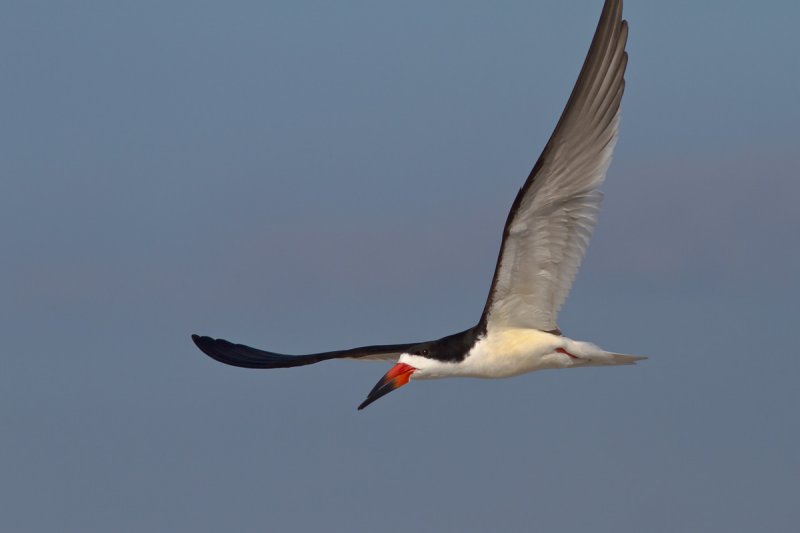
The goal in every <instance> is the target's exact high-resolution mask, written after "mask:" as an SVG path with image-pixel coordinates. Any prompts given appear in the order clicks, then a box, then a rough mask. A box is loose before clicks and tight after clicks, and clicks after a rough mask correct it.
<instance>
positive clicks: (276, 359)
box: [192, 335, 418, 368]
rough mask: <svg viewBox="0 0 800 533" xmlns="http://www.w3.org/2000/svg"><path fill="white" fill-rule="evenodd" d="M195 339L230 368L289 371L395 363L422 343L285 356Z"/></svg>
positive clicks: (209, 339)
mask: <svg viewBox="0 0 800 533" xmlns="http://www.w3.org/2000/svg"><path fill="white" fill-rule="evenodd" d="M192 340H193V341H194V343H195V344H196V345H197V347H198V348H200V349H201V350H202V351H203V352H204V353H205V354H206V355H208V356H209V357H211V358H212V359H216V360H217V361H219V362H220V363H225V364H226V365H233V366H240V367H242V368H289V367H293V366H303V365H310V364H313V363H319V362H320V361H327V360H328V359H361V360H381V361H394V360H396V359H397V358H398V357H400V354H401V353H403V352H405V351H407V350H408V349H409V348H411V347H412V346H414V345H415V344H418V343H411V344H386V345H378V346H362V347H360V348H353V349H351V350H341V351H336V352H323V353H314V354H308V355H285V354H281V353H274V352H266V351H264V350H258V349H256V348H251V347H250V346H245V345H244V344H233V343H232V342H228V341H226V340H224V339H212V338H211V337H201V336H199V335H192Z"/></svg>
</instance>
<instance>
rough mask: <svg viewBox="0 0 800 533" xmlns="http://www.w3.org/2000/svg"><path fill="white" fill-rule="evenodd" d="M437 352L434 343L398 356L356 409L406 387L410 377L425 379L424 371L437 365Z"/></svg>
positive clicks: (414, 347)
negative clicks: (395, 362) (395, 361)
mask: <svg viewBox="0 0 800 533" xmlns="http://www.w3.org/2000/svg"><path fill="white" fill-rule="evenodd" d="M436 351H437V347H436V343H435V342H426V343H423V344H418V345H416V346H413V347H412V348H410V349H409V350H408V351H407V352H406V353H403V354H401V355H400V357H399V358H398V360H397V364H395V365H394V366H393V367H392V368H390V369H389V371H388V372H387V373H386V374H384V376H383V377H382V378H381V379H380V381H378V383H377V384H376V385H375V387H373V388H372V390H371V391H370V393H369V394H368V395H367V399H366V400H364V401H363V402H362V403H361V405H359V406H358V409H359V410H361V409H363V408H365V407H366V406H368V405H369V404H371V403H372V402H374V401H375V400H377V399H378V398H381V397H383V396H385V395H387V394H389V393H390V392H392V391H393V390H397V389H399V388H400V387H402V386H403V385H406V384H407V383H408V381H409V380H410V379H411V377H412V375H413V377H415V378H421V377H425V376H424V375H425V374H426V370H427V369H428V368H429V367H430V366H431V365H435V364H436V363H437V361H436V359H435V352H436Z"/></svg>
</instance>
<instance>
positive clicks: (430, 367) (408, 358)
mask: <svg viewBox="0 0 800 533" xmlns="http://www.w3.org/2000/svg"><path fill="white" fill-rule="evenodd" d="M397 362H398V363H405V364H407V365H411V366H413V367H414V368H416V369H417V370H416V371H415V372H414V373H413V374H411V379H437V378H447V377H452V376H456V375H458V370H457V367H458V364H457V363H448V362H443V361H438V360H436V359H430V358H428V357H422V356H421V355H413V354H410V353H404V354H401V355H400V357H399V358H398V359H397Z"/></svg>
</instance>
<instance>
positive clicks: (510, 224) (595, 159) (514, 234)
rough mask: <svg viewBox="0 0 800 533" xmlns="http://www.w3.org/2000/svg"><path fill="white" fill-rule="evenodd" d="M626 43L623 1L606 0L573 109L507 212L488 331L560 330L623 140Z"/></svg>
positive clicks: (568, 108) (569, 108)
mask: <svg viewBox="0 0 800 533" xmlns="http://www.w3.org/2000/svg"><path fill="white" fill-rule="evenodd" d="M627 38H628V25H627V22H625V21H623V20H622V0H606V3H605V6H604V7H603V13H602V15H601V16H600V22H599V23H598V25H597V30H596V32H595V35H594V39H593V41H592V45H591V47H590V49H589V53H588V55H587V56H586V61H585V62H584V65H583V69H582V70H581V73H580V76H579V77H578V81H577V82H576V84H575V88H574V89H573V90H572V95H571V96H570V99H569V101H568V102H567V106H566V108H565V109H564V112H563V114H562V115H561V119H560V120H559V122H558V125H557V126H556V129H555V131H554V132H553V135H552V136H551V137H550V140H549V141H548V143H547V146H545V149H544V151H543V152H542V155H541V156H539V160H538V161H537V162H536V165H535V166H534V167H533V170H532V171H531V173H530V175H529V176H528V179H527V180H526V181H525V185H523V187H522V189H520V191H519V193H518V194H517V197H516V199H515V200H514V204H513V205H512V207H511V212H510V213H509V215H508V219H507V221H506V225H505V228H504V230H503V242H502V245H501V248H500V254H499V257H498V260H497V266H496V268H495V273H494V279H493V280H492V287H491V290H490V292H489V298H488V300H487V301H486V306H485V307H484V310H483V316H482V317H481V322H482V323H483V324H484V325H485V326H488V327H494V326H501V327H527V328H537V329H541V330H544V331H549V330H556V329H557V328H558V326H557V325H556V318H557V316H558V312H559V310H560V309H561V306H562V305H563V304H564V300H565V299H566V297H567V293H568V292H569V289H570V287H571V286H572V282H573V280H574V279H575V275H576V274H577V272H578V268H579V266H580V263H581V260H582V259H583V255H584V252H585V251H586V246H587V244H588V243H589V237H590V236H591V233H592V229H593V228H594V225H595V220H596V218H597V214H598V212H599V210H600V203H601V200H602V194H601V193H600V192H599V191H598V187H599V186H600V185H601V184H602V182H603V180H604V179H605V175H606V171H607V170H608V166H609V164H610V163H611V153H612V152H613V150H614V145H615V143H616V140H617V125H618V123H619V106H620V101H621V99H622V93H623V91H624V88H625V80H624V74H625V67H626V66H627V63H628V55H627V53H626V52H625V43H626V41H627Z"/></svg>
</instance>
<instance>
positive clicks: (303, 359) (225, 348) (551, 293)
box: [192, 0, 645, 409]
mask: <svg viewBox="0 0 800 533" xmlns="http://www.w3.org/2000/svg"><path fill="white" fill-rule="evenodd" d="M627 38H628V24H627V22H626V21H624V20H622V0H606V2H605V5H604V7H603V12H602V14H601V16H600V21H599V23H598V25H597V30H596V31H595V35H594V39H593V40H592V44H591V46H590V48H589V53H588V54H587V56H586V60H585V62H584V64H583V68H582V69H581V73H580V75H579V77H578V81H577V82H576V83H575V87H574V88H573V90H572V95H571V96H570V98H569V101H568V102H567V105H566V107H565V109H564V111H563V113H562V115H561V118H560V119H559V121H558V124H557V125H556V128H555V131H554V132H553V134H552V136H551V137H550V140H549V141H548V143H547V145H546V146H545V148H544V151H543V152H542V154H541V156H539V159H538V161H537V162H536V164H535V165H534V167H533V170H532V171H531V173H530V175H528V178H527V180H525V184H524V185H523V186H522V188H521V189H520V191H519V193H518V194H517V197H516V198H515V199H514V203H513V205H512V206H511V211H510V212H509V214H508V219H507V220H506V224H505V227H504V228H503V240H502V242H501V245H500V253H499V255H498V258H497V265H496V267H495V272H494V278H493V279H492V284H491V288H490V290H489V297H488V298H487V300H486V305H485V306H484V308H483V313H482V314H481V317H480V320H479V321H478V323H477V324H476V325H475V326H473V327H471V328H469V329H467V330H466V331H462V332H460V333H456V334H454V335H449V336H447V337H443V338H441V339H438V340H433V341H427V342H413V343H407V344H386V345H376V346H364V347H360V348H352V349H349V350H339V351H332V352H323V353H315V354H307V355H285V354H279V353H274V352H267V351H264V350H258V349H256V348H251V347H249V346H245V345H242V344H233V343H231V342H228V341H226V340H223V339H214V338H211V337H201V336H199V335H192V339H193V340H194V342H195V344H196V345H197V347H198V348H200V350H202V351H203V352H205V353H206V354H207V355H209V356H210V357H212V358H213V359H216V360H217V361H220V362H222V363H226V364H228V365H233V366H239V367H244V368H287V367H295V366H303V365H309V364H312V363H318V362H320V361H327V360H329V359H360V360H385V361H393V362H394V363H395V364H394V366H392V368H391V369H390V370H389V371H388V372H387V373H386V374H385V375H384V376H383V377H382V378H381V380H380V381H378V383H377V385H375V387H374V388H373V389H372V390H371V391H370V393H369V394H368V395H367V398H366V400H364V402H363V403H361V405H359V406H358V408H359V409H363V408H365V407H366V406H368V405H369V404H371V403H372V402H374V401H375V400H377V399H378V398H381V397H382V396H384V395H386V394H388V393H390V392H392V391H393V390H395V389H398V388H400V387H402V386H403V385H406V384H407V383H408V382H409V380H414V379H438V378H449V377H473V378H507V377H511V376H517V375H520V374H525V373H528V372H533V371H536V370H543V369H548V368H574V367H585V366H613V365H631V364H634V363H635V362H636V361H639V360H641V359H645V358H644V357H636V356H632V355H622V354H617V353H612V352H607V351H605V350H603V349H601V348H599V347H598V346H595V345H594V344H591V343H589V342H583V341H578V340H573V339H570V338H568V337H566V336H564V335H562V333H561V331H560V330H559V329H558V325H557V324H556V318H557V315H558V312H559V310H560V309H561V306H562V305H563V304H564V300H565V299H566V297H567V293H568V292H569V289H570V287H571V285H572V282H573V280H574V279H575V275H576V274H577V272H578V267H579V266H580V262H581V259H582V258H583V255H584V252H585V250H586V246H587V244H588V243H589V237H590V236H591V233H592V229H593V228H594V225H595V221H596V219H597V214H598V212H599V210H600V204H601V200H602V193H601V192H600V191H599V190H598V187H600V185H601V184H602V183H603V180H604V179H605V176H606V172H607V170H608V167H609V165H610V163H611V154H612V152H613V151H614V145H615V144H616V140H617V131H618V126H619V109H620V101H621V100H622V93H623V91H624V88H625V79H624V75H625V67H626V66H627V63H628V54H627V53H626V52H625V43H626V41H627Z"/></svg>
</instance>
